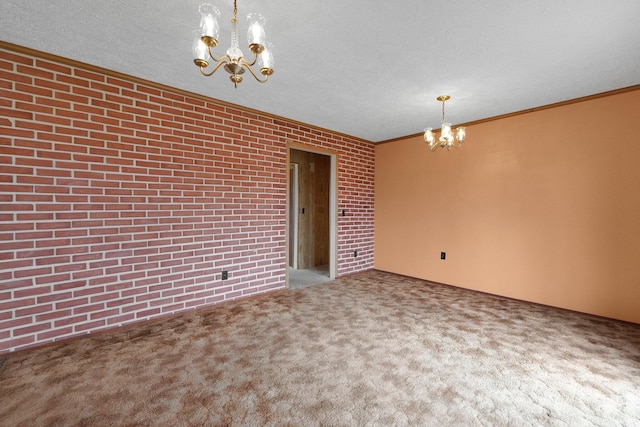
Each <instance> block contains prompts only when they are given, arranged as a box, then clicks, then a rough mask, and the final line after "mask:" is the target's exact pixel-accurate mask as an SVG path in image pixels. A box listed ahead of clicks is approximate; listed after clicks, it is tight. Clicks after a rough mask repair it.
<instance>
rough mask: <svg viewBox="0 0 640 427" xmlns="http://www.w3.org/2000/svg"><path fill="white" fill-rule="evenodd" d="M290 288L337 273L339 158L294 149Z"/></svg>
mask: <svg viewBox="0 0 640 427" xmlns="http://www.w3.org/2000/svg"><path fill="white" fill-rule="evenodd" d="M288 166H289V173H288V176H287V205H288V210H287V233H288V236H287V286H288V287H289V288H301V287H306V286H310V285H315V284H318V283H322V282H327V281H330V280H332V279H335V277H336V272H337V266H336V264H337V220H336V216H337V158H336V154H335V153H330V152H325V151H322V150H318V149H316V148H313V147H305V146H294V147H289V151H288Z"/></svg>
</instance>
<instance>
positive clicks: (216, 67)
mask: <svg viewBox="0 0 640 427" xmlns="http://www.w3.org/2000/svg"><path fill="white" fill-rule="evenodd" d="M225 56H227V55H224V56H221V57H220V59H221V60H222V59H224V57H225ZM227 63H228V62H227V61H219V62H218V65H216V66H215V68H214V69H213V70H211V72H208V73H207V72H205V71H204V67H200V74H202V75H203V76H205V77H209V76H212V75H213V74H214V73H215V72H216V71H218V69H219V68H220V67H222V66H223V65H224V64H227Z"/></svg>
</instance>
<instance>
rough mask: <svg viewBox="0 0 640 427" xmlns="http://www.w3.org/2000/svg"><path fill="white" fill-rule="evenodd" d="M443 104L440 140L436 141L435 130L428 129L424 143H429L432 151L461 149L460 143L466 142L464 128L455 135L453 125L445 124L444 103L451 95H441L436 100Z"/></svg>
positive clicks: (425, 132) (459, 129) (461, 127)
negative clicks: (452, 129) (437, 149)
mask: <svg viewBox="0 0 640 427" xmlns="http://www.w3.org/2000/svg"><path fill="white" fill-rule="evenodd" d="M436 99H437V100H438V101H440V102H442V127H441V128H440V138H438V139H436V137H435V135H434V133H433V128H426V129H425V130H424V142H426V143H427V145H428V146H429V149H430V150H431V151H433V150H435V149H436V148H438V147H440V148H446V149H447V150H451V148H453V147H460V143H461V142H462V141H464V138H465V137H466V132H465V128H464V126H460V127H459V128H457V129H456V131H455V135H454V134H453V132H452V131H451V123H445V121H444V103H445V102H446V101H448V100H449V99H451V97H450V96H449V95H441V96H439V97H437V98H436Z"/></svg>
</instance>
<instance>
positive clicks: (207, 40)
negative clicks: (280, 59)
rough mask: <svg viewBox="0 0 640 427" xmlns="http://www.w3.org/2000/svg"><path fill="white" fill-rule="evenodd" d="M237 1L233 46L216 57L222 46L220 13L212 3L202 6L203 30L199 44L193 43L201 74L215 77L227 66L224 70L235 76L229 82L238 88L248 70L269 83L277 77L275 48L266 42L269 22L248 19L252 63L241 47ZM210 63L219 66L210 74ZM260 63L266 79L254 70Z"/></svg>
mask: <svg viewBox="0 0 640 427" xmlns="http://www.w3.org/2000/svg"><path fill="white" fill-rule="evenodd" d="M236 1H237V0H233V19H231V26H232V29H231V47H229V49H227V52H226V53H225V54H224V55H222V56H220V57H219V58H216V57H215V55H214V54H213V48H215V47H216V46H217V45H218V33H219V31H220V26H219V25H218V18H220V11H219V10H218V8H217V7H215V6H214V5H212V4H209V3H204V4H202V5H200V9H199V10H200V14H201V15H202V16H201V18H200V28H199V29H197V30H195V31H194V36H195V41H194V43H193V57H194V60H193V62H194V64H196V66H197V67H198V68H200V73H202V75H203V76H207V77H208V76H211V75H213V73H215V72H216V71H218V69H219V68H220V67H222V66H224V69H225V70H226V71H227V72H228V73H229V74H231V76H229V79H231V81H232V82H233V84H234V86H235V87H236V89H237V88H238V83H240V82H242V74H244V72H245V70H249V72H250V73H251V75H252V76H253V77H254V78H255V79H256V80H257V81H259V82H260V83H264V82H266V81H267V79H268V78H269V76H270V75H271V74H273V55H272V53H271V50H272V49H271V46H270V44H267V43H266V42H265V35H264V24H265V19H264V17H263V16H262V15H260V14H258V13H250V14H249V15H248V16H247V19H248V21H249V30H248V32H247V37H248V39H249V50H250V51H251V52H253V55H254V56H253V60H252V61H251V62H249V61H248V60H247V59H246V58H245V57H244V56H243V54H242V51H241V50H240V45H239V44H238V31H237V28H236V27H237V23H238V19H237V18H238V6H237V4H236ZM210 60H213V61H215V62H217V63H218V65H216V66H215V67H214V68H213V69H212V70H211V71H207V67H208V66H209V64H210ZM257 62H259V67H260V73H261V74H262V75H263V76H264V78H263V79H261V78H260V77H258V75H257V74H256V72H255V71H254V70H253V68H252V67H253V66H254V65H255V64H256V63H257Z"/></svg>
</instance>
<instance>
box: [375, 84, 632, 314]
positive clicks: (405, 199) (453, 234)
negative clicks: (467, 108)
mask: <svg viewBox="0 0 640 427" xmlns="http://www.w3.org/2000/svg"><path fill="white" fill-rule="evenodd" d="M467 138H468V139H467V142H465V146H464V147H463V148H461V149H456V150H454V151H450V152H447V151H442V150H438V151H436V152H430V151H429V150H428V149H427V147H426V145H425V144H424V142H423V141H422V139H421V137H410V138H407V139H404V140H398V141H394V142H389V143H384V144H379V145H378V146H377V147H376V180H375V258H374V265H375V268H377V269H380V270H384V271H390V272H394V273H399V274H403V275H407V276H412V277H418V278H423V279H428V280H433V281H436V282H441V283H446V284H450V285H455V286H460V287H463V288H468V289H475V290H479V291H484V292H488V293H492V294H498V295H504V296H507V297H512V298H517V299H521V300H526V301H533V302H537V303H542V304H547V305H552V306H556V307H562V308H567V309H571V310H576V311H581V312H586V313H591V314H596V315H600V316H606V317H611V318H616V319H621V320H626V321H631V322H636V323H640V90H636V91H632V92H625V93H622V94H617V95H611V96H606V97H602V98H597V99H591V100H587V101H583V102H578V103H573V104H569V105H564V106H560V107H555V108H550V109H545V110H540V111H535V112H531V113H527V114H523V115H517V116H512V117H508V118H503V119H499V120H495V121H490V122H485V123H481V124H477V125H473V126H470V127H468V128H467ZM441 251H445V252H446V253H447V258H446V260H444V261H442V260H440V252H441Z"/></svg>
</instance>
